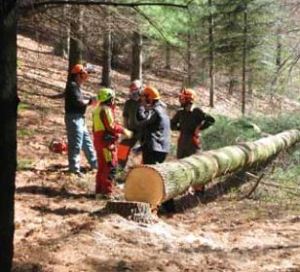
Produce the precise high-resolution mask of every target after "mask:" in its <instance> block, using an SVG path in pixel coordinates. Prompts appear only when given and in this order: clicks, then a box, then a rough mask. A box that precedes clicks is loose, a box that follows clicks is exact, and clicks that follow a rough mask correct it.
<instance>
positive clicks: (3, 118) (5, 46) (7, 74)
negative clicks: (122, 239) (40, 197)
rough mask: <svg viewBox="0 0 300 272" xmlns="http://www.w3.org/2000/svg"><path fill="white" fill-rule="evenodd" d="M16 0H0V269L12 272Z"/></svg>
mask: <svg viewBox="0 0 300 272" xmlns="http://www.w3.org/2000/svg"><path fill="white" fill-rule="evenodd" d="M16 6H17V4H16V1H15V0H1V1H0V48H1V51H0V63H1V65H2V69H1V73H0V150H1V152H0V169H1V170H0V186H1V190H0V218H1V219H0V271H3V272H6V271H11V266H12V258H13V237H14V194H15V174H16V165H17V162H16V160H17V155H16V148H17V143H16V120H17V104H18V98H17V76H16V69H17V58H16V51H17V44H16V22H17V19H16Z"/></svg>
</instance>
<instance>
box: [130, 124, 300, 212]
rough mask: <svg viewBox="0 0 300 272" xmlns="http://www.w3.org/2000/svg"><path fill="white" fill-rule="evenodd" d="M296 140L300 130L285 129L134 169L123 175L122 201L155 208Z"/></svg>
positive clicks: (256, 161) (258, 162) (290, 144)
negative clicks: (272, 134) (145, 203)
mask: <svg viewBox="0 0 300 272" xmlns="http://www.w3.org/2000/svg"><path fill="white" fill-rule="evenodd" d="M299 141H300V130H289V131H285V132H282V133H279V134H277V135H274V136H269V137H266V138H262V139H260V140H257V141H255V142H248V143H243V144H238V145H233V146H227V147H224V148H220V149H216V150H211V151H206V152H203V153H202V154H200V155H193V156H190V157H187V158H184V159H180V160H177V161H170V162H166V163H162V164H156V165H141V166H137V167H135V168H133V169H132V170H131V171H130V172H129V173H128V175H127V178H126V183H125V198H126V200H128V201H140V202H147V203H150V204H151V206H152V207H156V206H157V205H159V204H160V203H162V202H164V201H166V200H168V199H170V198H173V197H176V196H178V195H180V194H182V193H184V192H186V190H187V189H188V188H189V186H191V185H200V184H206V183H208V182H210V181H212V180H213V179H214V178H215V177H219V176H224V175H226V174H229V173H231V172H235V171H238V170H241V169H243V168H245V167H250V166H254V165H258V164H260V163H261V162H264V161H266V160H268V159H269V158H271V157H272V156H274V155H276V154H277V153H279V152H280V151H281V150H284V149H286V148H288V147H290V146H292V145H293V144H295V143H296V142H299Z"/></svg>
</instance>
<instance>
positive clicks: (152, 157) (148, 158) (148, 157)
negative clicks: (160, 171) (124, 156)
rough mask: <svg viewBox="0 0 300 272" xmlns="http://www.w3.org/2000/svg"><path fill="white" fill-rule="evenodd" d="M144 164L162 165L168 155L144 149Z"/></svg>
mask: <svg viewBox="0 0 300 272" xmlns="http://www.w3.org/2000/svg"><path fill="white" fill-rule="evenodd" d="M142 152H143V164H157V163H162V162H164V160H165V159H166V157H167V155H168V153H165V152H159V151H153V150H149V149H147V148H143V150H142Z"/></svg>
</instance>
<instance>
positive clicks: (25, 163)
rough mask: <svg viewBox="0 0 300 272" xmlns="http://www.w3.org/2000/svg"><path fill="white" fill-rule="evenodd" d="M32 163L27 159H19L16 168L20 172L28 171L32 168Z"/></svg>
mask: <svg viewBox="0 0 300 272" xmlns="http://www.w3.org/2000/svg"><path fill="white" fill-rule="evenodd" d="M33 164H34V162H33V161H32V160H29V159H19V160H18V166H17V170H19V171H21V170H28V169H30V168H31V167H32V166H33Z"/></svg>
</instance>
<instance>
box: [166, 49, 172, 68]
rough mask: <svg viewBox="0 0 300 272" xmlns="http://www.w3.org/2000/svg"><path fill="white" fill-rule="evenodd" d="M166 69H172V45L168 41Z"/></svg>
mask: <svg viewBox="0 0 300 272" xmlns="http://www.w3.org/2000/svg"><path fill="white" fill-rule="evenodd" d="M165 69H171V45H170V44H169V43H166V65H165Z"/></svg>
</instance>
